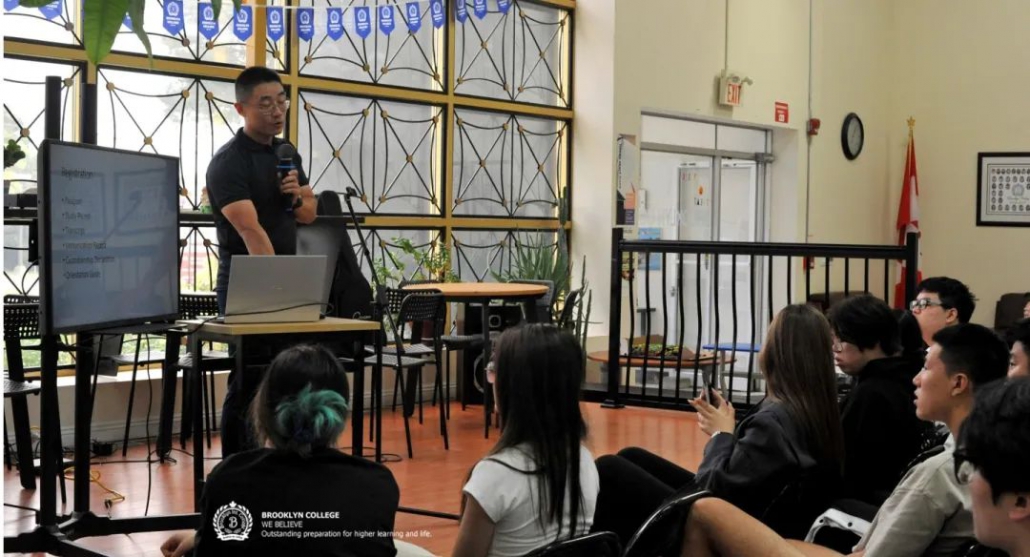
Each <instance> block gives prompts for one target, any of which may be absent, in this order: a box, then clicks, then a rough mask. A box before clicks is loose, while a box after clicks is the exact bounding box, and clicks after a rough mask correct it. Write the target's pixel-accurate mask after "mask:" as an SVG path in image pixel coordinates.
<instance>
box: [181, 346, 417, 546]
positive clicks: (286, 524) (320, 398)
mask: <svg viewBox="0 0 1030 557" xmlns="http://www.w3.org/2000/svg"><path fill="white" fill-rule="evenodd" d="M348 397H349V389H348V385H347V376H346V373H345V372H344V370H343V368H342V367H341V365H340V363H339V362H338V361H337V359H336V357H335V356H333V354H332V353H330V352H329V351H328V350H326V349H325V348H322V347H319V346H306V345H302V346H294V347H292V348H288V349H286V350H284V351H282V352H281V353H280V354H279V355H278V356H276V358H275V359H274V360H273V361H272V363H271V365H270V366H269V367H268V371H267V373H266V375H265V378H264V380H263V381H262V382H261V385H260V387H259V388H258V392H257V394H256V395H255V397H254V402H253V404H252V406H251V408H252V419H253V421H254V425H255V428H254V429H255V430H256V431H257V433H258V435H259V436H260V438H261V441H262V442H263V445H264V446H265V448H262V449H254V450H250V451H244V452H241V453H236V454H234V455H232V456H230V457H229V458H227V459H225V460H223V461H222V462H221V463H219V464H218V466H216V467H215V469H214V470H212V471H211V474H210V475H209V476H208V478H207V483H206V484H205V486H204V495H203V500H202V503H201V517H202V523H201V525H200V529H199V530H198V531H197V532H196V533H195V534H194V533H193V532H190V533H184V534H176V535H174V536H172V537H171V538H169V539H168V540H167V541H166V542H165V543H164V545H162V546H161V551H162V552H163V553H164V555H165V556H166V557H167V556H175V557H178V556H180V555H183V554H185V553H186V552H187V551H189V550H190V549H193V546H194V545H195V546H196V555H197V556H198V557H204V556H206V555H218V556H231V555H291V554H292V555H326V556H328V555H340V556H343V555H348V556H349V555H362V556H365V555H368V556H385V557H390V556H393V555H395V554H396V549H395V546H394V541H393V538H392V537H390V536H391V535H392V532H393V526H394V515H395V514H396V513H397V503H398V499H399V498H400V493H399V491H398V489H397V482H396V481H394V478H393V475H392V474H391V473H390V471H389V470H388V469H387V468H386V467H385V466H383V465H381V464H376V463H374V462H371V461H368V460H365V459H363V458H358V457H355V456H351V455H349V454H345V453H343V452H341V451H339V450H337V449H336V448H335V445H336V440H337V438H338V437H339V436H340V434H341V433H342V432H343V429H344V423H345V420H346V417H347V410H348V407H347V398H348ZM268 513H274V514H268ZM269 522H271V523H273V525H272V526H268V525H267V524H268V523H269ZM276 522H278V525H275V523H276ZM291 522H295V523H297V524H294V525H291V524H290V523H291ZM300 524H303V530H301V528H300ZM303 532H325V533H335V534H339V535H340V537H324V538H300V537H299V534H301V533H303ZM359 532H360V533H371V535H368V536H358V535H357V534H358V533H359ZM379 533H384V534H387V535H381V534H379ZM293 535H297V537H290V536H293ZM398 543H399V542H398Z"/></svg>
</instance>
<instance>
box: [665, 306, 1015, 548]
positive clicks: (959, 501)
mask: <svg viewBox="0 0 1030 557" xmlns="http://www.w3.org/2000/svg"><path fill="white" fill-rule="evenodd" d="M933 340H934V344H933V345H931V346H930V350H929V352H928V354H927V357H926V367H925V368H923V370H922V371H920V372H919V375H917V376H916V379H915V384H916V412H917V414H918V415H919V417H920V418H922V419H924V420H935V421H943V422H944V423H946V424H948V428H949V429H951V431H953V432H955V431H959V430H960V429H961V427H962V424H963V422H965V420H966V417H967V416H969V415H970V412H971V411H972V409H973V401H974V392H977V393H978V392H980V390H981V389H983V388H985V387H986V386H987V385H988V384H989V383H991V382H994V381H996V380H998V379H1001V378H1003V377H1004V376H1005V361H1006V360H1005V356H1006V351H1005V344H1004V343H1003V342H1002V341H1001V339H1000V338H998V336H997V335H995V334H994V332H993V331H991V330H990V329H988V328H986V327H982V326H980V325H973V324H962V325H957V326H954V327H948V328H946V329H942V330H940V331H938V332H937V334H936V335H934V338H933ZM945 447H946V448H945V451H944V452H943V453H941V454H939V455H936V456H933V457H931V458H929V459H927V460H925V461H923V462H921V463H919V464H917V465H916V466H914V467H913V468H912V469H911V470H909V472H908V474H906V475H905V478H904V479H902V481H901V483H900V484H898V487H896V488H895V489H894V492H893V493H891V496H890V498H889V499H887V502H886V503H884V505H883V506H882V507H881V508H880V512H879V513H877V515H876V518H875V519H874V520H873V523H872V525H871V526H870V528H869V531H868V532H867V533H866V535H865V537H864V538H862V541H861V542H859V544H858V545H857V546H856V547H855V553H854V554H853V555H857V556H866V557H877V556H880V555H890V556H896V557H917V556H919V555H927V556H931V557H937V556H940V557H951V556H953V555H955V554H956V551H957V550H958V549H960V548H961V547H963V546H964V545H965V544H966V543H968V542H969V541H970V540H971V539H972V538H973V519H972V515H971V514H970V512H969V510H968V509H969V505H970V503H969V493H968V491H967V490H966V489H965V486H962V485H960V484H959V483H958V480H957V478H956V477H955V462H956V458H961V456H962V455H961V453H959V454H958V457H956V455H955V453H954V447H955V440H954V437H952V438H949V440H948V443H947V444H946V445H945ZM685 532H686V534H685V538H684V545H683V548H684V555H691V556H692V557H693V556H704V555H756V554H761V555H769V556H798V555H810V556H820V555H838V554H837V553H836V552H834V551H831V550H829V549H826V548H823V547H819V546H815V545H811V544H805V543H803V542H796V541H787V540H784V539H783V538H781V537H780V536H779V535H777V534H776V533H775V532H773V531H772V530H770V529H769V528H767V527H765V526H764V525H762V524H760V523H758V522H757V521H755V520H753V519H751V518H750V517H748V516H747V515H746V514H745V513H744V512H742V511H741V510H740V509H736V508H734V507H733V506H732V505H730V504H729V503H727V502H726V501H722V500H719V499H714V498H713V499H702V500H700V501H698V502H697V503H695V505H694V507H693V508H692V509H691V512H690V514H689V515H688V517H687V524H686V528H685Z"/></svg>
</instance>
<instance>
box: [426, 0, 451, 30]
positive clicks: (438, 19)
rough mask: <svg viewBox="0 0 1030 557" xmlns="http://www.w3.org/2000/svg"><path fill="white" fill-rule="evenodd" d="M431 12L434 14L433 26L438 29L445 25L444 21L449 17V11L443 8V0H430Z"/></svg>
mask: <svg viewBox="0 0 1030 557" xmlns="http://www.w3.org/2000/svg"><path fill="white" fill-rule="evenodd" d="M429 13H431V14H432V15H433V27H436V28H437V29H439V28H441V27H443V22H444V21H445V20H446V19H447V13H446V11H445V10H444V9H443V0H429Z"/></svg>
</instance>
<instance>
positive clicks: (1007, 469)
mask: <svg viewBox="0 0 1030 557" xmlns="http://www.w3.org/2000/svg"><path fill="white" fill-rule="evenodd" d="M958 447H959V448H958V450H957V451H956V457H957V458H964V459H965V460H968V461H969V462H971V463H972V464H973V465H974V466H976V468H977V469H978V470H979V471H980V475H981V476H983V478H984V479H985V480H987V482H988V483H989V484H991V495H992V496H993V497H994V500H995V501H997V500H998V497H999V496H1001V495H1002V494H1004V493H1028V492H1030V473H1027V471H1028V470H1030V377H1019V378H1016V379H1011V380H1009V381H999V382H997V383H996V384H994V385H990V386H989V387H987V388H985V389H982V390H978V391H977V393H976V402H974V403H973V411H972V412H971V413H970V414H969V417H967V418H966V420H965V422H963V424H962V430H961V433H960V434H959V442H958Z"/></svg>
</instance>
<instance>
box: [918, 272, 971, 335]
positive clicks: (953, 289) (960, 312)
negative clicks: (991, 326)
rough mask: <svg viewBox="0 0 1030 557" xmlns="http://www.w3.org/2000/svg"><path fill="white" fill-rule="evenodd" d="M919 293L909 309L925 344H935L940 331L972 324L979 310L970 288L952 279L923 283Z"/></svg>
mask: <svg viewBox="0 0 1030 557" xmlns="http://www.w3.org/2000/svg"><path fill="white" fill-rule="evenodd" d="M916 290H917V291H918V292H919V293H918V294H917V295H916V299H915V300H912V303H911V304H909V309H910V310H912V314H913V315H915V317H916V321H918V322H919V329H920V330H921V331H922V332H923V342H925V343H926V345H927V346H929V345H930V344H932V343H933V335H934V334H936V333H937V331H939V330H941V329H943V328H945V327H950V326H952V325H957V324H959V323H969V319H970V318H971V317H972V316H973V310H975V309H976V298H974V297H973V294H972V293H971V292H970V291H969V287H968V286H966V285H964V284H962V283H961V282H959V281H957V280H955V279H953V278H950V277H931V278H928V279H926V280H924V281H923V282H920V283H919V287H918V288H917V289H916Z"/></svg>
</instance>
